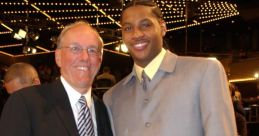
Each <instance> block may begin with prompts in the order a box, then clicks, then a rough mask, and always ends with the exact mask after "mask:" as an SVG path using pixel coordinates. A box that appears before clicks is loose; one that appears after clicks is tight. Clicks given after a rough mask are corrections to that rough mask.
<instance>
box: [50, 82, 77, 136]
mask: <svg viewBox="0 0 259 136" xmlns="http://www.w3.org/2000/svg"><path fill="white" fill-rule="evenodd" d="M51 92H52V96H51V98H52V101H53V105H54V108H55V110H56V111H57V113H58V116H59V117H60V120H61V122H62V123H63V124H64V127H65V128H66V130H67V131H68V133H69V134H70V135H71V136H78V135H79V134H78V131H77V126H76V123H75V119H74V115H73V112H72V108H71V106H70V102H69V98H68V96H67V93H66V91H65V88H64V87H63V85H62V83H61V81H60V80H57V81H55V82H54V83H53V84H52V88H51Z"/></svg>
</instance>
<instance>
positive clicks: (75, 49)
mask: <svg viewBox="0 0 259 136" xmlns="http://www.w3.org/2000/svg"><path fill="white" fill-rule="evenodd" d="M70 50H71V51H72V52H75V53H77V52H80V50H81V49H80V48H79V47H71V48H70Z"/></svg>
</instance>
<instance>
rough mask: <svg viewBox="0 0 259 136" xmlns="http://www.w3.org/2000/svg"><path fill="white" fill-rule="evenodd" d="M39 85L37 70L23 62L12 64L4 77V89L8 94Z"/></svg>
mask: <svg viewBox="0 0 259 136" xmlns="http://www.w3.org/2000/svg"><path fill="white" fill-rule="evenodd" d="M40 83H41V82H40V78H39V76H38V73H37V70H36V69H35V68H34V67H33V66H32V65H31V64H28V63H24V62H18V63H14V64H12V65H11V66H10V67H9V68H8V69H7V72H6V73H5V75H4V87H5V88H6V91H7V92H8V93H9V94H12V93H14V92H16V91H18V90H20V89H22V88H25V87H29V86H33V85H40Z"/></svg>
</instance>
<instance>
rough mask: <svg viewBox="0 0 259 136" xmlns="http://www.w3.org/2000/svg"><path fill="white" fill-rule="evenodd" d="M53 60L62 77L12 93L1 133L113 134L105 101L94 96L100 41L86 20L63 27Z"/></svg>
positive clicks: (40, 135) (22, 135)
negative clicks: (93, 89)
mask: <svg viewBox="0 0 259 136" xmlns="http://www.w3.org/2000/svg"><path fill="white" fill-rule="evenodd" d="M57 45H58V46H57V49H56V50H55V61H56V64H57V65H58V66H59V67H60V73H61V76H60V79H58V80H54V81H52V82H51V83H46V84H42V85H40V86H33V87H30V88H26V89H23V90H21V91H18V92H17V93H14V94H13V95H11V96H10V98H9V99H8V100H7V103H6V104H5V107H4V109H3V112H2V116H1V119H0V133H1V136H83V135H84V136H85V135H88V136H112V135H113V134H112V130H111V126H110V121H109V117H108V113H107V110H106V108H105V105H104V104H103V102H102V101H101V100H99V99H98V98H97V97H95V96H93V95H92V92H91V91H92V88H91V86H92V83H93V80H94V78H95V76H96V74H97V72H98V70H99V68H100V65H101V62H102V54H103V41H102V39H101V37H100V35H99V34H98V32H97V31H96V30H95V29H94V28H92V27H91V26H90V24H89V23H87V22H84V21H78V22H75V23H73V24H70V25H67V26H66V27H65V28H64V29H63V30H62V32H61V33H60V35H59V38H58V42H57Z"/></svg>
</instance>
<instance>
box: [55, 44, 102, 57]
mask: <svg viewBox="0 0 259 136" xmlns="http://www.w3.org/2000/svg"><path fill="white" fill-rule="evenodd" d="M62 48H63V49H69V51H70V52H71V53H72V54H75V55H77V54H81V53H82V52H83V50H87V54H88V55H90V56H99V55H101V54H102V52H103V49H102V48H100V46H98V48H96V47H93V46H90V47H86V48H83V47H82V46H80V45H77V44H71V45H70V46H61V47H58V48H57V49H62ZM93 49H94V50H93ZM91 51H95V52H91Z"/></svg>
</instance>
